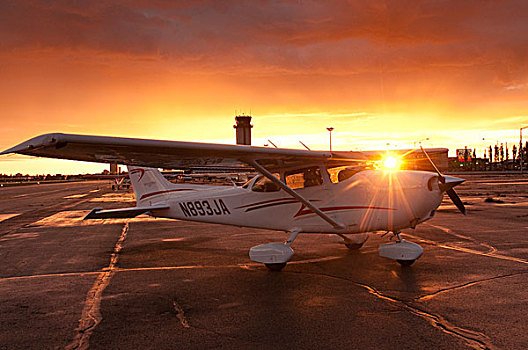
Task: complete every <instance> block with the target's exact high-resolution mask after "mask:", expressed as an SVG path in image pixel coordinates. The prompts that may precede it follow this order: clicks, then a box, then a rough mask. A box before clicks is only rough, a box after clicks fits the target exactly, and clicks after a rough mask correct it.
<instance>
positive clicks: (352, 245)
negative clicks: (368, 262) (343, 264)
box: [345, 243, 363, 250]
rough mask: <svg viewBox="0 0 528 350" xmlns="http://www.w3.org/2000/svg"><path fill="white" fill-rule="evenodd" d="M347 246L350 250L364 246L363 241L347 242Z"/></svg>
mask: <svg viewBox="0 0 528 350" xmlns="http://www.w3.org/2000/svg"><path fill="white" fill-rule="evenodd" d="M345 246H346V247H347V248H348V249H350V250H358V249H359V248H361V247H363V243H345Z"/></svg>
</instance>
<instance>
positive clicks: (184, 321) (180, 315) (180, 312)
mask: <svg viewBox="0 0 528 350" xmlns="http://www.w3.org/2000/svg"><path fill="white" fill-rule="evenodd" d="M172 306H173V307H174V311H176V317H178V320H180V323H181V325H182V326H183V328H191V326H190V325H189V321H187V318H185V313H184V311H183V309H182V307H181V306H180V305H179V304H178V303H177V302H176V300H173V301H172Z"/></svg>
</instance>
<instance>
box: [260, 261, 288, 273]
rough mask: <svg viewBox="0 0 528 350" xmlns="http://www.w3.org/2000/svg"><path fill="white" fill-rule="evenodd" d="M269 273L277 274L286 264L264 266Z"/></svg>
mask: <svg viewBox="0 0 528 350" xmlns="http://www.w3.org/2000/svg"><path fill="white" fill-rule="evenodd" d="M264 265H266V267H267V268H268V270H270V271H275V272H279V271H281V270H282V269H283V268H284V266H286V263H279V264H264Z"/></svg>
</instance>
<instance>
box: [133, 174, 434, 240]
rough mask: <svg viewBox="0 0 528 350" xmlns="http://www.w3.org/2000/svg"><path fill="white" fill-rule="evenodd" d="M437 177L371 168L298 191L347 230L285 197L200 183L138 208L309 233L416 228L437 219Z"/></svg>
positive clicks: (147, 198) (146, 198)
mask: <svg viewBox="0 0 528 350" xmlns="http://www.w3.org/2000/svg"><path fill="white" fill-rule="evenodd" d="M436 178H437V176H436V174H435V173H430V172H423V171H391V172H388V171H381V170H365V171H361V172H359V173H357V174H355V175H354V176H352V177H351V178H349V179H347V180H345V181H342V182H338V183H332V182H330V181H325V183H323V184H322V185H319V186H314V187H307V188H301V189H297V190H296V191H297V192H298V193H299V194H301V195H302V196H303V197H305V198H307V199H308V200H309V201H310V202H312V203H314V204H315V205H317V207H318V208H319V209H320V210H322V211H323V212H324V213H326V214H327V215H328V216H330V217H331V218H333V219H334V220H336V221H337V222H339V223H342V224H343V226H345V227H346V228H345V229H338V228H334V227H332V226H331V225H329V224H328V223H327V222H326V221H324V220H322V219H321V218H320V217H319V216H317V215H316V214H315V213H313V212H312V211H311V210H310V209H309V208H306V207H305V206H304V204H302V203H300V202H299V201H297V200H296V199H295V198H293V197H292V196H290V195H289V194H287V193H285V192H284V191H283V190H277V191H274V192H256V191H254V189H253V186H254V184H255V182H256V181H257V179H253V180H252V181H251V182H250V183H249V184H248V185H246V186H244V187H226V186H210V185H195V186H189V185H187V186H185V187H182V188H175V189H172V190H168V191H160V192H163V193H155V192H153V193H152V194H149V193H147V194H144V195H143V196H142V197H143V198H142V199H139V200H138V205H156V204H159V203H165V204H167V203H168V204H169V206H170V207H169V208H168V209H163V210H155V211H153V212H152V215H153V216H157V217H166V218H174V219H180V220H189V221H200V222H208V223H218V224H228V225H235V226H244V227H256V228H266V229H275V230H284V231H292V230H299V231H300V232H304V233H322V232H325V233H361V232H371V231H380V230H387V231H396V230H401V229H404V228H408V227H414V226H416V225H417V224H418V223H420V222H423V221H425V220H428V219H430V218H432V217H433V215H434V212H435V210H436V208H437V207H438V206H439V205H440V203H441V201H442V196H443V192H442V191H441V190H440V189H439V187H438V184H437V181H436Z"/></svg>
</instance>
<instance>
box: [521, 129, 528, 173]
mask: <svg viewBox="0 0 528 350" xmlns="http://www.w3.org/2000/svg"><path fill="white" fill-rule="evenodd" d="M527 128H528V126H522V127H521V128H520V129H519V154H520V156H519V159H520V163H521V174H522V172H523V161H524V159H523V158H524V152H522V150H523V145H522V131H523V129H527Z"/></svg>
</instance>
